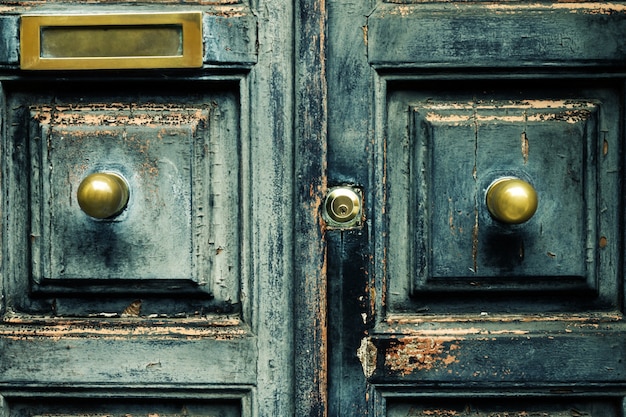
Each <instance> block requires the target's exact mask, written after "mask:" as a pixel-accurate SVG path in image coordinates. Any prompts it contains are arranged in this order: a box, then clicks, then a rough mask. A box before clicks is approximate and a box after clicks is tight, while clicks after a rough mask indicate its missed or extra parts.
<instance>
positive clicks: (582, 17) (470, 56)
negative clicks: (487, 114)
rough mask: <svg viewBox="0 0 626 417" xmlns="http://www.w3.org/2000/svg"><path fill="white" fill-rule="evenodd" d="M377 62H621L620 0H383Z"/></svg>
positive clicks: (372, 42) (625, 24) (372, 47)
mask: <svg viewBox="0 0 626 417" xmlns="http://www.w3.org/2000/svg"><path fill="white" fill-rule="evenodd" d="M367 28H368V31H367V37H368V51H367V54H368V60H369V62H370V63H371V64H372V65H374V66H375V67H380V68H406V67H412V68H417V67H421V68H424V67H443V68H448V67H456V68H462V67H487V68H491V67H512V68H524V67H533V66H540V67H545V66H549V67H555V66H562V67H573V66H616V67H615V68H616V69H617V68H619V66H621V65H623V63H624V60H625V59H626V50H625V49H624V41H623V40H624V33H626V6H625V5H624V4H623V3H604V2H598V3H591V2H589V3H570V4H564V3H553V4H538V3H528V4H526V3H501V4H484V3H469V4H461V3H447V4H446V3H443V4H418V5H410V6H409V5H394V4H381V5H380V6H379V7H377V8H376V10H375V11H374V12H373V13H372V14H371V15H370V16H369V18H368V26H367Z"/></svg>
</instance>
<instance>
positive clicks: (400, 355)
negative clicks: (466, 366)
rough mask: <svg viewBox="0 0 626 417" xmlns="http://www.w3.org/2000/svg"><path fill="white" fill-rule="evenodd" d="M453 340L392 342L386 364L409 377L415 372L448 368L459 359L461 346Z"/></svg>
mask: <svg viewBox="0 0 626 417" xmlns="http://www.w3.org/2000/svg"><path fill="white" fill-rule="evenodd" d="M458 340H459V339H453V338H445V337H441V338H433V337H428V338H421V337H418V338H403V339H398V340H395V341H393V342H392V344H391V345H390V347H389V350H388V351H387V352H386V356H385V364H386V366H387V367H388V368H389V369H390V370H391V371H393V372H399V373H400V374H401V375H403V376H404V375H409V374H411V373H413V372H415V371H430V370H433V369H440V368H446V367H448V366H450V365H451V364H453V363H457V362H459V360H458V359H457V354H458V352H455V351H457V350H459V349H460V345H459V344H457V343H451V342H452V341H458Z"/></svg>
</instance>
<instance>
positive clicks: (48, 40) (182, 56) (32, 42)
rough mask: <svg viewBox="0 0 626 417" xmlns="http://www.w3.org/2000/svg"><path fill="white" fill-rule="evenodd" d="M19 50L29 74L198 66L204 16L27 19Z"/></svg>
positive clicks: (71, 16)
mask: <svg viewBox="0 0 626 417" xmlns="http://www.w3.org/2000/svg"><path fill="white" fill-rule="evenodd" d="M20 48H21V57H20V66H21V68H22V69H27V70H66V69H67V70H74V69H130V68H197V67H200V66H202V52H203V49H202V13H201V12H184V13H144V14H98V15H26V16H22V21H21V33H20Z"/></svg>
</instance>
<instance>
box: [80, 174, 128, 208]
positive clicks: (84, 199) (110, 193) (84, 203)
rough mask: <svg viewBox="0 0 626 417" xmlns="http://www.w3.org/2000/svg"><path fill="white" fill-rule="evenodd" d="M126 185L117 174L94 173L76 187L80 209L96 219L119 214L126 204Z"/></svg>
mask: <svg viewBox="0 0 626 417" xmlns="http://www.w3.org/2000/svg"><path fill="white" fill-rule="evenodd" d="M129 194H130V193H129V190H128V183H127V182H126V180H125V179H124V178H123V177H122V176H121V175H119V174H115V173H113V172H96V173H94V174H90V175H88V176H86V177H85V178H84V179H83V180H82V182H81V183H80V185H79V186H78V192H77V195H76V196H77V198H78V205H79V206H80V208H81V209H82V210H83V211H84V212H85V213H86V214H88V215H89V216H91V217H95V218H96V219H107V218H109V217H113V216H115V215H117V214H119V213H120V212H121V211H122V210H124V208H125V207H126V204H127V203H128V196H129Z"/></svg>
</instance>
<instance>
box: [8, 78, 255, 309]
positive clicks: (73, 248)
mask: <svg viewBox="0 0 626 417" xmlns="http://www.w3.org/2000/svg"><path fill="white" fill-rule="evenodd" d="M81 85H82V84H81ZM202 85H203V86H204V88H205V90H204V91H201V90H202V88H201V89H198V85H197V84H196V87H194V91H193V92H192V91H191V90H189V89H188V86H187V87H185V86H184V85H183V86H179V93H178V94H172V95H170V96H167V97H159V96H157V95H150V94H144V95H142V96H141V98H140V97H139V96H134V95H133V94H132V93H130V92H129V91H127V92H126V93H127V94H130V95H129V96H128V97H131V98H130V100H134V101H133V102H132V104H131V102H129V101H128V100H129V98H128V97H127V98H122V97H123V95H121V93H120V92H119V90H118V91H117V92H116V87H115V86H114V85H113V84H110V85H109V87H110V89H109V92H104V91H103V90H102V89H99V90H98V92H97V93H96V92H95V91H92V95H91V96H90V98H89V99H86V98H84V97H81V96H77V95H76V92H75V91H74V92H71V91H72V89H74V88H81V87H77V85H64V87H60V86H57V87H56V88H55V87H54V86H51V85H48V86H47V87H46V88H45V90H47V91H49V92H48V93H41V94H39V93H33V92H29V91H28V88H26V87H25V86H24V85H21V84H16V85H14V86H11V87H10V88H8V89H7V101H8V102H10V103H11V104H10V106H12V107H11V108H12V109H13V110H12V112H11V113H10V114H9V115H8V119H9V120H11V130H10V135H9V136H8V143H7V147H8V148H11V149H13V150H14V155H16V158H14V159H12V160H11V161H10V162H8V166H9V167H10V168H9V171H10V172H11V174H10V175H9V177H8V178H7V184H9V187H10V188H11V189H13V190H15V194H14V195H15V198H14V199H10V200H9V201H10V203H9V204H12V206H11V207H12V209H14V208H16V207H17V206H18V205H19V206H22V205H23V206H22V207H25V208H26V207H27V208H28V210H27V211H26V213H24V215H23V216H13V217H11V220H10V222H9V223H8V230H10V234H11V235H12V239H14V240H13V244H12V245H10V249H9V251H10V252H11V257H10V261H8V262H7V263H6V267H8V268H9V269H8V270H10V271H12V273H11V275H12V277H13V279H12V280H11V281H10V282H11V285H10V290H9V296H8V302H7V305H8V306H9V310H11V311H14V312H17V313H20V312H21V313H25V314H40V313H43V314H54V315H60V316H67V315H71V316H82V317H94V316H102V317H116V316H120V315H128V314H130V315H139V314H141V315H142V316H153V317H171V316H184V317H187V316H195V317H201V316H204V315H205V314H214V313H220V314H222V313H227V314H230V315H232V314H241V313H242V312H243V309H242V301H241V298H240V292H241V291H242V289H243V288H246V287H247V285H248V284H247V282H245V281H246V279H247V275H246V271H247V268H246V267H245V266H242V256H241V251H242V248H243V242H242V238H241V236H242V233H243V225H244V224H245V222H244V221H243V219H242V217H241V216H242V211H241V210H240V204H241V199H242V197H241V191H240V186H241V184H242V181H243V180H242V173H241V171H240V169H241V166H243V165H245V162H244V158H247V156H246V155H244V154H242V147H241V146H240V143H241V139H240V136H239V135H240V131H239V129H240V121H241V119H240V111H241V109H240V107H239V106H240V104H239V98H238V94H239V92H238V88H239V87H238V82H237V81H236V80H235V79H233V80H231V81H223V82H222V83H221V84H220V86H219V87H217V86H216V85H215V84H212V83H202ZM55 90H56V91H55ZM116 94H120V95H116ZM133 97H134V98H133ZM125 100H126V101H125ZM102 171H104V172H106V171H113V172H118V173H120V174H121V175H122V176H123V177H124V178H125V179H126V180H127V182H128V184H129V189H130V198H129V203H128V205H127V207H126V209H125V210H124V211H123V212H122V213H121V214H119V215H118V216H116V217H113V218H110V219H102V220H101V219H94V218H91V217H89V216H88V215H86V214H85V213H84V212H83V211H82V210H81V209H80V207H79V205H78V202H77V196H76V191H77V189H78V186H79V184H80V183H81V181H82V180H83V179H84V178H85V177H86V176H87V175H89V174H91V173H93V172H102ZM244 183H245V184H247V181H246V182H244ZM24 190H28V191H29V192H28V193H24V192H23V191H24ZM24 237H26V239H24Z"/></svg>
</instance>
